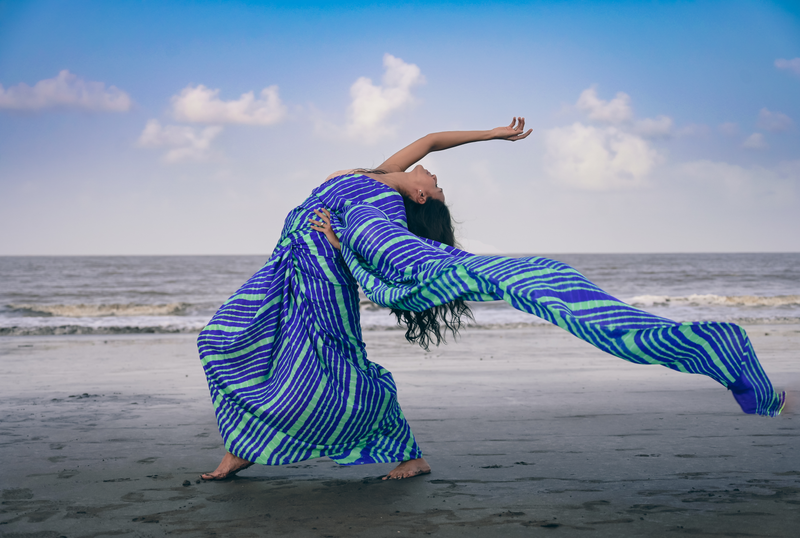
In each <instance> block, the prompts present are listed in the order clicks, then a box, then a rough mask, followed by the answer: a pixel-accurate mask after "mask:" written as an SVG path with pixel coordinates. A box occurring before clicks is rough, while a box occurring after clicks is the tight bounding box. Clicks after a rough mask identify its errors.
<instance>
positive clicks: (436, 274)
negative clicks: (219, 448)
mask: <svg viewBox="0 0 800 538" xmlns="http://www.w3.org/2000/svg"><path fill="white" fill-rule="evenodd" d="M320 207H325V208H327V209H328V210H330V211H331V214H332V216H333V226H334V229H335V230H336V232H337V234H338V235H339V239H340V241H341V244H342V249H341V252H339V251H336V250H334V249H333V248H332V247H331V246H330V244H329V243H328V242H327V240H326V239H325V237H324V236H323V235H322V234H321V233H319V232H315V231H312V230H311V229H310V227H309V226H308V219H309V218H311V217H312V216H313V212H312V211H313V209H318V208H320ZM358 285H361V287H362V289H363V291H364V293H365V294H366V295H367V297H368V298H369V299H371V300H372V301H374V302H375V303H378V304H380V305H383V306H387V307H395V308H401V309H405V310H424V309H426V308H429V307H431V306H434V305H439V304H444V303H447V302H450V301H452V300H454V299H464V300H469V301H493V300H504V301H507V302H508V303H510V304H511V305H512V306H514V307H515V308H517V309H519V310H522V311H525V312H528V313H531V314H534V315H536V316H539V317H540V318H543V319H546V320H548V321H550V322H551V323H554V324H556V325H558V326H559V327H561V328H563V329H565V330H567V331H569V332H570V333H572V334H574V335H575V336H577V337H579V338H581V339H583V340H586V341H587V342H589V343H591V344H593V345H594V346H596V347H598V348H599V349H601V350H603V351H606V352H608V353H610V354H612V355H615V356H617V357H620V358H622V359H625V360H628V361H630V362H634V363H637V364H661V365H663V366H666V367H668V368H671V369H673V370H677V371H680V372H687V373H696V374H704V375H707V376H709V377H711V378H712V379H715V380H716V381H718V382H719V383H721V384H722V385H724V386H726V387H728V388H729V389H731V391H732V392H733V395H734V397H735V398H736V400H737V402H738V403H739V404H740V406H741V407H742V410H743V411H744V412H746V413H757V414H760V415H768V416H775V415H777V414H779V413H780V411H781V409H782V407H783V403H784V395H783V393H781V394H780V395H779V394H777V393H776V392H775V390H774V389H773V388H772V385H771V384H770V381H769V379H768V378H767V376H766V374H765V373H764V371H763V370H762V368H761V365H760V364H759V362H758V359H757V358H756V355H755V352H754V351H753V348H752V346H751V345H750V341H749V339H748V338H747V335H746V334H745V332H744V330H743V329H742V328H741V327H739V326H737V325H734V324H730V323H713V322H702V323H677V322H674V321H671V320H668V319H666V318H661V317H658V316H654V315H652V314H649V313H647V312H643V311H641V310H638V309H636V308H633V307H631V306H629V305H627V304H625V303H623V302H621V301H619V300H617V299H615V298H614V297H612V296H610V295H608V294H607V293H605V292H604V291H603V290H601V289H599V288H598V287H597V286H595V285H594V284H592V283H591V282H589V281H588V280H587V279H586V278H585V277H584V276H583V275H581V274H580V273H578V272H577V271H576V270H574V269H573V268H571V267H569V266H567V265H565V264H563V263H560V262H557V261H553V260H549V259H546V258H502V257H497V256H475V255H473V254H469V253H467V252H463V251H460V250H458V249H455V248H452V247H449V246H446V245H442V244H440V243H437V242H435V241H430V240H427V239H422V238H419V237H417V236H414V235H413V234H410V233H409V232H408V230H407V228H406V223H405V213H404V210H403V202H402V198H401V197H400V195H399V194H398V193H397V192H395V191H394V190H392V189H391V188H389V187H387V186H386V185H384V184H382V183H380V182H377V181H374V180H372V179H370V178H368V177H366V176H361V175H346V176H341V177H338V178H335V179H332V180H330V181H328V182H326V183H324V184H323V185H322V186H320V187H318V188H317V189H315V190H314V192H313V193H312V195H311V196H310V197H309V198H308V199H307V200H306V201H305V202H304V203H303V204H302V205H300V206H299V207H297V208H296V209H295V210H293V211H292V212H291V213H290V214H289V216H288V217H287V219H286V222H285V225H284V229H283V233H282V234H281V239H280V241H279V243H278V245H277V247H276V248H275V250H274V251H273V254H272V256H271V257H270V259H269V260H268V261H267V263H266V265H265V266H264V267H263V268H262V269H261V270H259V272H258V273H256V274H255V275H254V276H253V277H252V278H251V279H250V280H248V281H247V283H245V284H244V285H243V286H242V287H241V289H239V290H238V291H237V292H236V293H235V294H234V295H233V296H232V297H231V298H230V299H229V300H228V301H227V302H226V303H225V304H224V305H223V306H222V307H221V308H220V310H219V311H218V312H217V313H216V314H215V316H214V317H213V318H212V320H211V321H210V322H209V324H208V326H207V327H206V328H205V329H204V330H203V331H202V332H201V333H200V337H199V339H198V347H199V349H200V356H201V360H202V362H203V366H204V368H205V371H206V376H207V378H208V384H209V389H210V392H211V398H212V401H213V403H214V408H215V411H216V414H217V421H218V423H219V428H220V432H221V433H222V437H223V439H224V441H225V446H226V448H227V449H228V450H229V451H230V452H231V453H233V454H235V455H237V456H239V457H242V458H244V459H247V460H250V461H255V462H257V463H262V464H270V465H279V464H285V463H292V462H297V461H301V460H305V459H308V458H314V457H319V456H328V457H330V458H331V459H333V460H334V461H336V462H338V463H340V464H344V465H350V464H361V463H373V462H389V461H402V460H407V459H411V458H417V457H420V456H421V455H422V453H421V451H420V449H419V447H418V446H417V444H416V441H415V440H414V436H413V434H412V433H411V430H410V428H409V426H408V423H407V422H406V420H405V418H404V416H403V413H402V411H401V410H400V407H399V405H398V403H397V398H396V388H395V384H394V380H393V379H392V376H391V373H389V372H388V371H387V370H386V369H384V368H382V367H381V366H379V365H377V364H375V363H372V362H370V361H369V360H367V357H366V352H365V348H364V343H363V340H362V336H361V328H360V325H359V311H358V302H359V300H358Z"/></svg>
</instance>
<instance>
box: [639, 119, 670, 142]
mask: <svg viewBox="0 0 800 538" xmlns="http://www.w3.org/2000/svg"><path fill="white" fill-rule="evenodd" d="M672 128H673V122H672V118H670V117H669V116H663V115H661V116H658V117H656V118H644V119H641V120H637V121H636V122H634V124H633V130H634V132H635V133H637V134H640V135H642V136H644V137H646V138H668V137H670V136H672Z"/></svg>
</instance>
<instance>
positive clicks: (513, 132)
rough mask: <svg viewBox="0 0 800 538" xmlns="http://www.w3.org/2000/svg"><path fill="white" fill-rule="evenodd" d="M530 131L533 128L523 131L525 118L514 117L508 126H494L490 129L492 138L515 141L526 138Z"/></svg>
mask: <svg viewBox="0 0 800 538" xmlns="http://www.w3.org/2000/svg"><path fill="white" fill-rule="evenodd" d="M532 132H533V129H528V130H527V131H525V118H517V117H515V118H514V119H512V120H511V124H510V125H509V126H508V127H495V128H494V129H492V138H494V139H496V140H509V141H511V142H516V141H517V140H522V139H523V138H527V136H528V135H529V134H531V133H532Z"/></svg>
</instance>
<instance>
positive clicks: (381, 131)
mask: <svg viewBox="0 0 800 538" xmlns="http://www.w3.org/2000/svg"><path fill="white" fill-rule="evenodd" d="M383 67H384V69H385V72H384V74H383V79H382V85H381V86H376V85H375V84H373V83H372V80H371V79H369V78H367V77H360V78H359V79H358V80H356V81H355V82H354V83H353V85H352V86H351V87H350V96H351V97H352V102H351V103H350V107H349V109H348V122H347V126H346V128H345V130H346V132H347V134H349V135H350V136H353V137H355V138H361V139H363V140H365V141H372V140H375V139H377V138H379V137H381V136H384V135H386V134H389V133H391V131H392V129H391V127H390V126H388V125H387V124H386V119H387V118H388V117H389V115H390V114H391V113H392V112H394V111H396V110H398V109H400V108H402V107H404V106H406V105H408V104H410V103H412V102H413V100H414V96H413V95H412V94H411V89H412V88H413V87H414V86H417V85H419V84H423V83H424V82H425V77H424V76H423V75H422V72H421V71H420V69H419V67H417V66H416V65H414V64H408V63H406V62H404V61H403V60H401V59H400V58H395V57H394V56H392V55H391V54H388V53H387V54H384V55H383Z"/></svg>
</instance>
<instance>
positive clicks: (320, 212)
mask: <svg viewBox="0 0 800 538" xmlns="http://www.w3.org/2000/svg"><path fill="white" fill-rule="evenodd" d="M314 214H315V215H316V216H317V217H319V219H320V220H321V221H322V222H320V221H319V220H314V219H313V218H310V219H308V222H309V223H310V224H311V227H312V228H314V229H316V230H318V231H321V232H323V231H325V230H326V229H328V228H329V227H330V225H331V213H330V211H328V210H327V209H325V208H324V207H321V208H319V209H314Z"/></svg>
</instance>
